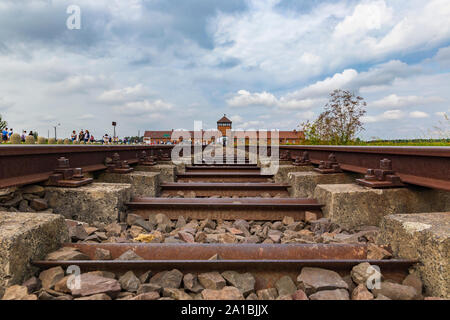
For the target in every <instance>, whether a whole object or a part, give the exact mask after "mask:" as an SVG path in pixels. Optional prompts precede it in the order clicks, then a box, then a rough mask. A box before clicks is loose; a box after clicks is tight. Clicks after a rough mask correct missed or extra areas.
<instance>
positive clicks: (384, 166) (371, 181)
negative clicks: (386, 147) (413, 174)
mask: <svg viewBox="0 0 450 320" xmlns="http://www.w3.org/2000/svg"><path fill="white" fill-rule="evenodd" d="M356 182H357V183H358V184H360V185H363V186H366V187H370V188H399V187H404V186H405V185H404V184H403V183H402V181H401V179H400V177H399V176H397V175H396V174H395V172H394V171H393V170H392V161H391V160H389V159H383V160H381V161H380V169H368V170H367V174H366V175H365V176H364V179H356Z"/></svg>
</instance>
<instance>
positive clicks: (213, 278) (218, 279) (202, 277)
mask: <svg viewBox="0 0 450 320" xmlns="http://www.w3.org/2000/svg"><path fill="white" fill-rule="evenodd" d="M198 281H199V282H200V284H201V285H202V286H203V287H205V288H206V289H214V290H220V289H222V288H223V287H225V285H226V282H225V279H224V278H223V277H222V276H221V275H220V273H218V272H206V273H200V274H199V275H198Z"/></svg>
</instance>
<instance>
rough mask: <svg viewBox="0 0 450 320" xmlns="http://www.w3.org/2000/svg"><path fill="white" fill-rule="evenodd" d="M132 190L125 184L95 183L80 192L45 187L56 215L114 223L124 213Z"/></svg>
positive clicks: (47, 197)
mask: <svg viewBox="0 0 450 320" xmlns="http://www.w3.org/2000/svg"><path fill="white" fill-rule="evenodd" d="M131 191H132V187H131V185H130V184H122V183H120V184H119V183H92V184H89V185H86V186H83V187H79V188H58V187H46V195H45V197H46V199H47V200H48V204H49V207H50V208H52V209H53V212H55V213H59V214H61V215H63V216H64V217H65V218H67V219H72V220H77V221H82V222H87V223H89V224H92V223H94V222H103V223H111V222H114V221H117V219H118V217H119V213H120V212H122V211H124V210H125V206H124V203H125V202H127V201H129V200H130V199H131Z"/></svg>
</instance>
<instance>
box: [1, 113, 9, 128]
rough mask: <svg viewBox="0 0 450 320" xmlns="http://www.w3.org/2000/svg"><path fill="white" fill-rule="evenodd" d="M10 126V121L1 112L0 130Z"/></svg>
mask: <svg viewBox="0 0 450 320" xmlns="http://www.w3.org/2000/svg"><path fill="white" fill-rule="evenodd" d="M7 126H8V122H6V120H3V119H2V115H1V114H0V131H1V130H3V129H5V128H6V127H7Z"/></svg>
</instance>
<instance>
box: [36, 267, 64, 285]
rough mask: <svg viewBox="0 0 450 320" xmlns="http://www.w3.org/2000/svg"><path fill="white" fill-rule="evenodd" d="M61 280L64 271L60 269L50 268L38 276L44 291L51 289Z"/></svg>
mask: <svg viewBox="0 0 450 320" xmlns="http://www.w3.org/2000/svg"><path fill="white" fill-rule="evenodd" d="M62 278H64V270H63V269H62V268H61V267H54V268H50V269H47V270H44V271H42V272H41V273H40V274H39V280H41V283H42V288H44V289H52V288H53V287H54V286H55V284H56V283H57V282H58V281H60V280H61V279H62Z"/></svg>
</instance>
